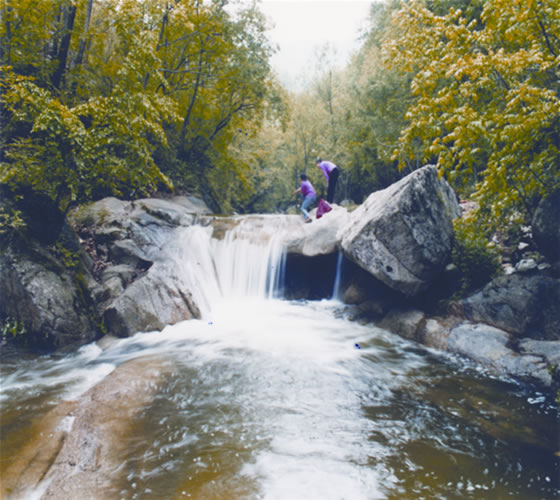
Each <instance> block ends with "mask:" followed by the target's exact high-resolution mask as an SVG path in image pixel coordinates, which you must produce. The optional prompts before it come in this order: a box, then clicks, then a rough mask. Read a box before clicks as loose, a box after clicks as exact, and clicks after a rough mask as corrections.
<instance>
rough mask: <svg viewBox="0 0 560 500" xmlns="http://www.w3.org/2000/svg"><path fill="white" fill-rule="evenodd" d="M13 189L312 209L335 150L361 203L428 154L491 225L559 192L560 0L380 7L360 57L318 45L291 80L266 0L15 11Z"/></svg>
mask: <svg viewBox="0 0 560 500" xmlns="http://www.w3.org/2000/svg"><path fill="white" fill-rule="evenodd" d="M1 9H2V24H1V26H0V29H1V32H0V36H1V39H2V45H1V49H0V50H1V52H0V56H1V57H0V58H1V65H2V78H1V81H0V89H1V90H0V92H1V93H0V96H1V103H2V110H1V120H2V129H3V130H2V131H3V133H2V139H1V140H2V152H1V157H0V162H1V163H0V165H1V171H0V182H1V183H2V184H4V185H9V186H10V187H11V188H12V189H13V190H14V191H16V192H17V190H18V189H21V188H27V189H32V190H34V191H37V192H42V193H44V194H47V195H48V196H49V197H50V198H51V199H52V200H54V201H55V202H56V204H57V205H58V206H59V207H60V209H61V210H63V211H64V210H66V209H67V208H68V207H69V206H71V205H72V204H76V203H81V202H84V201H87V200H93V199H98V198H101V197H103V196H107V195H116V196H120V197H124V198H134V197H138V196H146V195H151V194H154V193H155V192H156V191H166V190H167V191H171V190H175V192H192V193H194V194H198V195H200V196H202V197H203V198H204V200H205V201H206V202H207V203H208V204H209V205H210V206H211V207H212V208H213V209H214V210H216V211H218V210H219V211H224V212H228V211H233V210H235V211H238V212H254V211H259V212H275V211H286V210H288V209H289V208H290V207H293V206H294V204H295V202H296V199H295V197H294V196H293V194H292V193H293V190H294V188H295V187H297V185H298V179H299V174H300V173H304V172H305V173H307V174H308V176H309V177H310V179H311V181H312V183H313V184H314V185H315V186H316V188H317V189H318V190H319V192H320V193H321V192H322V191H323V190H324V189H325V185H324V180H323V178H322V176H321V175H320V172H318V170H317V169H316V168H315V167H314V159H315V157H316V156H322V157H323V158H326V159H329V160H331V161H333V162H335V163H336V164H338V165H339V166H340V168H341V177H340V180H339V189H338V192H337V199H336V200H335V201H337V202H339V203H340V202H342V201H344V200H346V201H348V202H349V203H352V202H353V203H361V202H362V201H363V199H364V198H365V197H367V196H368V195H369V194H370V193H371V192H372V191H375V190H378V189H382V188H384V187H386V186H388V185H389V184H391V183H392V182H394V181H395V180H397V179H398V178H400V177H401V176H403V175H405V174H407V173H409V172H410V171H412V170H414V169H416V168H419V167H421V166H423V165H425V164H426V163H433V164H436V165H437V166H438V169H439V172H440V173H441V175H442V176H444V177H445V178H446V179H447V180H448V181H449V182H450V183H451V184H452V186H453V187H454V188H455V190H456V191H457V193H458V194H459V196H460V197H462V198H465V199H467V198H470V199H472V200H474V201H476V202H477V206H478V207H479V209H478V211H477V212H475V214H476V220H477V222H478V223H479V224H480V228H481V229H483V230H484V231H485V232H486V233H487V234H490V233H491V232H492V231H495V230H496V229H497V228H498V227H502V228H504V227H507V226H508V225H511V224H514V225H515V224H517V225H519V224H526V223H528V222H529V221H530V218H531V216H532V214H533V212H534V210H535V208H536V206H537V204H538V202H539V201H540V200H541V199H542V198H543V197H546V196H547V195H548V194H549V193H551V192H552V191H554V190H556V189H558V188H559V187H560V173H559V170H560V168H559V166H560V152H559V147H560V146H559V145H560V0H523V1H521V0H510V1H506V0H486V1H485V0H411V1H404V0H387V1H385V2H378V3H373V4H372V6H371V11H370V16H369V20H368V29H367V31H366V32H365V33H363V34H362V43H361V48H360V49H359V50H358V51H357V53H356V54H355V55H354V57H353V58H352V60H351V61H350V63H349V64H348V65H347V66H346V67H345V68H344V69H340V68H337V67H335V65H334V63H333V62H332V61H333V58H332V51H333V48H332V47H330V46H326V47H324V48H323V49H322V50H321V51H319V52H317V54H316V57H315V61H314V67H313V68H312V71H311V72H310V73H311V74H313V75H314V78H313V80H312V81H311V83H310V85H308V86H307V88H306V89H305V90H303V91H299V92H291V91H289V90H287V89H284V88H282V87H281V85H280V84H279V83H278V82H277V80H276V78H275V76H274V74H273V73H272V72H271V68H270V56H271V55H272V53H273V51H274V48H273V47H272V45H271V43H270V42H269V40H268V39H267V34H266V29H267V24H266V20H265V19H264V17H263V15H262V13H261V12H260V11H259V8H258V4H253V3H251V2H239V3H236V2H233V3H230V2H227V1H225V0H212V1H209V0H175V1H169V0H167V1H164V0H144V1H139V0H79V1H71V0H44V1H42V2H39V3H37V2H30V1H28V0H21V1H18V2H15V1H11V0H7V1H5V2H3V4H2V7H1Z"/></svg>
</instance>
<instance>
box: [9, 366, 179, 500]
mask: <svg viewBox="0 0 560 500" xmlns="http://www.w3.org/2000/svg"><path fill="white" fill-rule="evenodd" d="M171 369H172V367H171V365H170V364H168V363H167V362H166V361H164V360H161V359H156V358H153V357H149V358H139V359H135V360H133V361H129V362H127V363H125V364H123V365H121V366H119V367H118V368H116V369H115V370H114V371H113V372H112V373H110V374H109V375H108V376H107V377H106V378H105V379H104V380H103V381H101V382H100V383H98V384H97V385H96V386H94V387H93V388H91V389H90V390H89V391H87V392H86V393H85V394H84V395H82V396H81V397H80V398H79V399H78V400H76V401H66V402H63V403H61V404H59V405H58V406H57V407H56V408H55V409H54V410H52V411H51V412H49V414H47V415H46V416H45V417H44V418H43V419H42V420H41V421H40V422H39V423H38V424H37V425H36V426H34V427H33V428H32V429H31V430H30V432H29V439H28V441H27V444H26V446H25V447H24V448H23V449H22V450H19V452H18V453H17V455H16V456H12V457H10V465H9V466H8V469H7V471H6V474H5V476H4V477H3V481H2V492H3V493H4V494H6V493H9V495H6V498H32V497H33V498H39V497H40V498H42V499H45V500H46V499H52V500H55V499H70V498H71V499H78V498H95V499H111V498H115V497H118V496H119V495H118V491H119V480H121V481H122V480H124V479H125V478H123V477H122V472H119V470H120V468H121V466H122V459H123V458H122V457H123V456H125V453H126V447H127V441H126V435H127V432H128V431H129V430H131V429H132V428H133V426H134V418H135V417H136V416H137V415H138V413H139V412H140V411H141V410H142V408H144V407H145V406H146V405H147V404H148V403H150V402H151V401H152V399H153V397H154V395H155V393H156V392H157V390H158V387H159V384H160V383H161V382H162V380H164V378H165V377H166V376H167V374H168V373H169V372H170V371H171ZM115 411H118V418H115ZM46 437H48V439H46Z"/></svg>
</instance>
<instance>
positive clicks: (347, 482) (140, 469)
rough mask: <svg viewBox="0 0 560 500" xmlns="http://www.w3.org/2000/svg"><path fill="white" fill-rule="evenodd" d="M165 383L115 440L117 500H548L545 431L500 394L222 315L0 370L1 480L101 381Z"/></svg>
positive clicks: (467, 379) (533, 402)
mask: <svg viewBox="0 0 560 500" xmlns="http://www.w3.org/2000/svg"><path fill="white" fill-rule="evenodd" d="M145 355H159V356H160V357H161V356H163V357H165V358H167V359H169V360H171V361H172V362H173V366H174V369H173V371H172V374H171V375H170V376H169V378H168V379H167V381H166V383H165V384H164V385H163V386H162V388H161V390H160V391H159V392H158V394H157V396H156V399H155V400H154V402H153V404H152V405H150V406H149V407H147V408H145V409H144V410H143V411H142V412H141V415H140V417H139V418H137V420H136V421H135V422H134V432H133V433H132V434H131V435H130V436H127V437H126V438H123V439H126V445H127V446H126V452H125V454H124V455H123V456H122V457H121V460H122V467H121V468H120V469H119V471H118V474H117V475H116V476H115V478H114V479H115V483H114V484H113V485H112V487H113V488H114V493H115V495H114V497H115V498H138V499H144V498H146V499H151V498H153V499H156V498H157V499H162V498H199V499H200V498H202V499H213V498H215V499H225V498H228V499H237V498H239V499H242V498H243V499H245V498H251V499H252V498H255V499H257V498H263V499H282V500H284V499H285V500H293V499H306V500H307V499H341V498H345V499H351V500H354V499H375V498H394V499H402V498H410V499H418V498H430V499H431V498H476V499H479V498H487V499H496V498H518V499H525V498H527V499H536V498H543V499H548V498H555V497H556V496H557V495H558V494H559V493H560V489H559V488H560V485H559V478H558V472H559V459H558V457H557V456H555V453H556V452H557V451H558V450H559V449H560V445H559V443H558V423H559V421H558V417H557V414H556V409H555V407H554V405H553V403H552V402H550V401H548V400H547V399H546V398H545V397H541V398H538V397H537V398H535V396H534V394H531V395H529V394H527V393H525V392H524V390H523V388H522V387H520V386H518V385H516V384H514V383H513V382H511V381H507V380H500V379H497V378H493V377H490V376H489V375H488V374H484V373H480V372H479V371H478V370H476V369H474V368H472V367H471V366H469V365H468V364H466V363H464V362H462V361H460V360H458V359H455V358H453V357H450V356H448V355H444V354H440V353H436V352H433V351H430V350H426V349H423V348H421V347H419V346H418V345H416V344H413V343H409V342H408V341H405V340H403V339H400V338H398V337H395V336H393V335H391V334H389V333H387V332H385V331H383V330H380V329H377V328H375V327H371V326H364V325H357V324H355V323H352V322H350V321H347V320H346V319H344V307H343V306H342V305H340V304H339V303H336V302H315V303H312V302H307V303H306V302H287V301H280V300H259V299H251V300H243V301H234V300H231V299H230V300H228V301H224V302H222V303H221V304H219V303H218V304H217V305H216V307H214V308H213V309H212V313H211V314H210V315H209V316H208V317H207V318H205V319H204V320H200V321H188V322H183V323H180V324H177V325H174V326H170V327H167V328H166V329H165V330H164V331H163V332H154V333H145V334H138V335H136V336H135V337H133V338H130V339H124V340H120V341H118V342H116V343H115V344H114V345H112V346H111V347H109V348H108V349H106V350H105V351H102V350H101V349H99V348H98V347H96V346H88V347H85V348H83V349H82V350H81V351H80V352H79V353H78V354H76V355H72V356H66V357H59V358H54V357H43V358H39V359H30V360H24V361H19V362H17V363H13V364H11V363H4V364H3V366H2V395H1V397H2V399H1V401H2V420H1V426H2V427H1V429H2V433H1V440H2V441H1V449H2V463H1V467H2V470H5V468H6V466H7V465H8V464H9V463H10V459H11V458H10V457H12V456H14V455H15V454H16V453H17V450H18V448H19V447H20V446H22V445H23V443H24V440H25V429H26V428H27V426H28V425H29V424H30V422H31V421H33V420H34V419H37V418H38V417H39V416H40V415H42V414H44V413H45V412H46V411H47V409H49V408H51V407H52V406H53V405H54V404H56V403H57V402H59V401H62V400H65V399H71V398H74V397H76V396H77V395H79V394H81V393H83V392H84V391H85V390H87V388H88V387H91V386H92V385H94V384H95V383H96V382H97V381H99V380H100V379H101V378H103V377H104V376H105V375H107V373H109V372H110V371H111V370H112V369H113V368H114V367H116V366H118V365H119V364H121V363H123V362H125V361H127V360H129V359H132V358H134V357H138V356H145Z"/></svg>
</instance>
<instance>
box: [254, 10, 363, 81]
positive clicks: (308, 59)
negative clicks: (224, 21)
mask: <svg viewBox="0 0 560 500" xmlns="http://www.w3.org/2000/svg"><path fill="white" fill-rule="evenodd" d="M370 5H371V1H366V0H346V1H344V0H305V1H296V0H261V5H260V7H261V10H262V11H263V13H264V14H265V15H266V16H267V18H268V19H269V24H270V26H271V30H270V31H269V38H270V39H271V40H272V41H273V42H274V43H276V44H278V46H279V51H278V52H277V53H276V54H275V55H274V56H273V58H272V60H271V63H272V65H273V68H274V70H275V71H276V73H277V74H278V76H279V77H280V81H281V82H282V83H283V84H284V85H286V86H287V87H288V88H290V89H298V88H301V86H302V85H303V84H304V83H305V81H306V80H309V79H310V78H311V77H312V75H311V71H312V70H313V68H314V67H315V62H314V55H315V54H316V52H317V49H318V48H319V47H321V46H323V45H324V44H325V43H327V42H329V43H331V44H332V45H333V46H334V47H335V49H336V54H337V63H338V64H339V66H343V65H344V64H345V63H346V62H348V61H349V57H350V54H351V53H352V52H353V51H355V50H356V49H357V48H358V47H359V42H358V37H359V33H360V29H361V28H362V27H363V26H364V23H365V22H366V20H367V17H368V14H369V6H370Z"/></svg>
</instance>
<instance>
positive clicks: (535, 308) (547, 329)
mask: <svg viewBox="0 0 560 500" xmlns="http://www.w3.org/2000/svg"><path fill="white" fill-rule="evenodd" d="M558 304H560V280H558V279H556V278H553V277H551V276H549V275H548V274H542V273H535V274H520V273H514V274H512V275H509V276H500V277H498V278H496V279H494V280H493V281H491V282H490V283H488V284H487V285H486V286H485V287H484V288H483V289H482V290H480V291H478V292H477V293H475V294H473V295H471V296H470V297H468V298H466V299H464V300H462V301H460V302H459V303H458V304H456V305H455V306H454V309H455V311H456V312H459V314H460V315H462V316H463V317H465V318H466V319H468V320H470V321H472V322H475V323H487V324H489V325H493V326H495V327H497V328H501V329H503V330H506V331H508V332H511V333H514V334H516V335H517V336H519V337H530V338H536V339H543V340H559V339H560V307H558Z"/></svg>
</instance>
